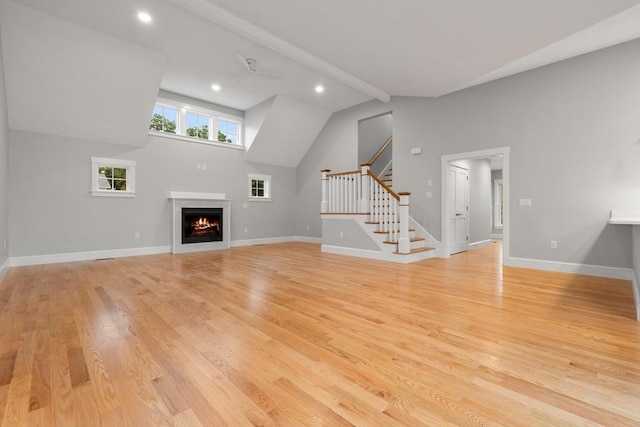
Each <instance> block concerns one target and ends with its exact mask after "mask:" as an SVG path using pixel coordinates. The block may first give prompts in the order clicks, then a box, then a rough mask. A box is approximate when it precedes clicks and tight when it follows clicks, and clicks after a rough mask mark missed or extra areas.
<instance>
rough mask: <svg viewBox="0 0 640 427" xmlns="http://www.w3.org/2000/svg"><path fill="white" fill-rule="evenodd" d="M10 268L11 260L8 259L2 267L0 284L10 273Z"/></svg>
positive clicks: (0, 269)
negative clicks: (8, 272)
mask: <svg viewBox="0 0 640 427" xmlns="http://www.w3.org/2000/svg"><path fill="white" fill-rule="evenodd" d="M9 267H11V259H10V258H7V259H6V260H4V263H3V264H2V265H1V266H0V282H2V279H3V278H4V275H5V274H7V271H9Z"/></svg>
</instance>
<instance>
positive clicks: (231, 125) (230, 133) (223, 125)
mask: <svg viewBox="0 0 640 427" xmlns="http://www.w3.org/2000/svg"><path fill="white" fill-rule="evenodd" d="M239 129H240V126H239V124H238V123H236V122H232V121H229V120H224V119H218V141H219V142H230V143H232V144H237V143H238V135H239V133H240V132H239Z"/></svg>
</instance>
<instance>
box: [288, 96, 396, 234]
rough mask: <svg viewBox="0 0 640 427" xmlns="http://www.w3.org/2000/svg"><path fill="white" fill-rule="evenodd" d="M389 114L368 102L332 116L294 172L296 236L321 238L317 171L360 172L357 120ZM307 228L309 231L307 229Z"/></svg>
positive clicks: (383, 106)
mask: <svg viewBox="0 0 640 427" xmlns="http://www.w3.org/2000/svg"><path fill="white" fill-rule="evenodd" d="M388 111H389V104H388V103H387V104H385V103H382V102H379V101H370V102H366V103H364V104H360V105H358V106H356V107H352V108H348V109H346V110H342V111H338V112H336V113H334V114H333V115H331V117H330V118H329V120H328V121H327V124H325V126H324V128H323V129H322V131H321V132H320V134H319V135H318V137H317V138H316V140H315V141H314V143H313V145H311V147H310V148H309V150H308V151H307V153H306V154H305V155H304V157H303V158H302V160H301V161H300V164H299V165H298V167H297V170H296V183H297V195H298V196H297V203H296V206H295V211H296V234H297V235H298V236H309V237H316V238H320V237H322V221H321V220H320V202H321V198H322V195H321V194H322V193H321V186H320V171H321V170H322V169H331V170H332V171H333V172H346V171H353V170H357V169H359V163H358V120H361V119H364V118H367V117H372V116H375V115H379V114H383V113H386V112H388ZM307 227H308V229H307Z"/></svg>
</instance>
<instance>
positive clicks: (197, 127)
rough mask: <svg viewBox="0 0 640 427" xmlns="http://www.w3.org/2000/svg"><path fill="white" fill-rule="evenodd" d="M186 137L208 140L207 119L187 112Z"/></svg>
mask: <svg viewBox="0 0 640 427" xmlns="http://www.w3.org/2000/svg"><path fill="white" fill-rule="evenodd" d="M187 136H190V137H192V138H200V139H209V117H208V116H205V115H202V114H196V113H192V112H190V111H187Z"/></svg>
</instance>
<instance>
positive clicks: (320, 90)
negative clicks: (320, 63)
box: [316, 85, 324, 93]
mask: <svg viewBox="0 0 640 427" xmlns="http://www.w3.org/2000/svg"><path fill="white" fill-rule="evenodd" d="M322 92H324V87H322V86H321V85H318V86H316V93H322Z"/></svg>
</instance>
